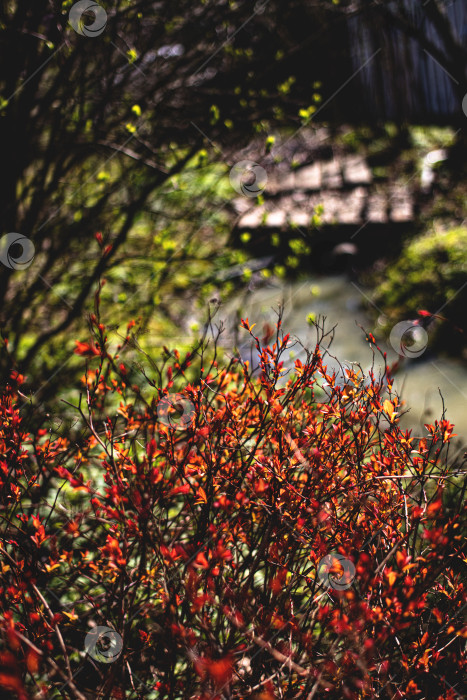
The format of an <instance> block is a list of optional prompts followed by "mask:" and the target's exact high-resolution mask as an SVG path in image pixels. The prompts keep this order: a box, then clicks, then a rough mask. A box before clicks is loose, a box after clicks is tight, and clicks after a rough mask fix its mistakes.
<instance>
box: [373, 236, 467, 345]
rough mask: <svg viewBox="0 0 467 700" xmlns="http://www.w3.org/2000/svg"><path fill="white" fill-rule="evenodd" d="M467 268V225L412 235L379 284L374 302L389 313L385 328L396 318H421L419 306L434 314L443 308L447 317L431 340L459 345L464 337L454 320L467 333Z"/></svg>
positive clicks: (435, 330) (435, 342)
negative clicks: (466, 309) (466, 285)
mask: <svg viewBox="0 0 467 700" xmlns="http://www.w3.org/2000/svg"><path fill="white" fill-rule="evenodd" d="M466 272H467V228H465V227H464V228H462V227H459V228H453V229H450V230H448V231H430V232H429V233H426V234H425V235H423V236H420V237H418V238H415V239H414V240H412V241H410V242H409V243H408V245H407V246H406V247H405V249H404V250H403V252H402V255H401V256H400V258H398V259H397V260H396V261H395V262H393V263H391V264H389V265H388V266H387V268H386V270H385V274H384V278H383V280H382V281H381V282H380V283H379V284H378V285H377V288H376V295H375V297H374V301H375V304H376V305H377V306H379V307H380V308H382V309H383V310H384V312H385V313H386V314H387V316H388V318H389V321H388V324H386V326H387V328H386V330H387V329H388V328H389V327H390V326H391V325H392V324H393V323H394V322H395V321H399V320H402V319H409V318H417V314H418V311H419V310H428V311H429V312H430V313H432V314H436V313H438V311H440V310H441V314H442V316H443V317H444V318H446V319H447V321H448V322H447V323H446V322H442V323H439V324H438V325H437V326H435V327H434V328H433V329H432V330H431V332H430V338H431V344H432V345H434V346H435V347H439V348H442V349H445V350H449V349H451V350H457V349H459V347H460V346H461V345H462V344H465V340H463V335H462V334H461V333H459V332H458V331H456V329H455V328H454V326H456V327H460V329H463V330H464V333H465V331H466V315H465V308H466V304H467V288H466V287H465V286H464V285H465V280H466ZM378 277H379V279H380V275H379V274H378ZM375 281H376V280H375Z"/></svg>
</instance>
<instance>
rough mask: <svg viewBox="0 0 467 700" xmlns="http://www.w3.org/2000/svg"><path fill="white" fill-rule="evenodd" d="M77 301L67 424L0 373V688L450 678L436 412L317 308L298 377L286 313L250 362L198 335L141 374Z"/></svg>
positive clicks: (128, 688)
mask: <svg viewBox="0 0 467 700" xmlns="http://www.w3.org/2000/svg"><path fill="white" fill-rule="evenodd" d="M93 323H94V329H95V337H94V338H93V341H92V342H91V343H78V344H77V348H78V352H79V353H81V354H82V355H84V356H85V358H83V367H84V366H85V365H86V366H87V369H86V374H85V376H84V377H83V389H82V392H81V396H80V398H79V400H77V401H76V415H77V418H78V419H79V423H78V426H77V427H76V426H75V429H74V430H72V429H71V428H70V430H69V431H68V430H67V431H65V432H66V433H69V434H64V435H59V436H57V435H54V434H53V433H51V431H50V430H47V429H45V428H42V429H35V430H34V431H29V432H28V426H27V425H26V424H25V421H24V419H23V418H22V415H23V402H24V400H25V399H24V395H23V393H22V392H21V391H20V385H21V383H22V382H23V381H24V378H23V377H21V375H18V374H17V373H16V374H14V375H12V377H11V380H9V382H8V384H7V385H6V388H5V389H4V391H3V393H2V395H1V400H0V413H1V433H0V452H1V459H0V479H1V496H0V498H1V526H0V533H1V534H0V562H1V578H0V601H1V602H0V617H1V621H0V639H1V648H0V688H1V691H0V693H1V697H2V698H3V697H5V698H14V697H17V698H20V700H22V699H23V698H43V697H44V698H80V699H83V698H86V699H87V698H133V697H134V698H146V699H149V700H150V699H151V698H158V699H164V698H166V699H167V700H169V699H171V700H178V699H180V700H182V699H185V698H199V699H201V698H204V699H206V700H207V699H208V698H257V699H260V698H263V700H270V699H272V698H303V699H304V700H305V699H311V698H330V699H333V700H342V698H349V699H352V698H382V699H384V698H387V699H389V698H420V699H421V698H455V697H457V694H459V693H461V688H462V673H463V670H464V666H463V659H462V649H463V644H464V639H465V637H466V632H465V627H464V628H463V623H462V618H463V615H462V613H463V606H465V580H466V579H465V559H464V557H465V552H464V551H463V545H464V540H463V537H464V535H465V531H463V529H462V526H463V521H462V505H463V498H464V492H465V486H462V481H461V477H460V475H459V472H462V466H461V465H459V463H456V461H455V460H454V459H451V458H450V455H449V451H448V446H449V442H450V441H451V439H452V429H453V426H452V425H450V423H449V422H448V421H447V420H445V419H444V418H443V419H442V420H440V421H436V422H435V423H434V425H427V426H426V431H427V432H426V436H425V437H414V436H412V435H411V434H410V433H408V432H404V431H403V430H402V428H401V427H400V424H399V420H400V414H401V405H400V401H399V399H398V397H397V396H396V395H395V393H394V391H393V388H392V380H391V376H390V371H389V369H388V368H386V371H385V372H384V373H383V375H382V376H375V373H372V372H370V373H369V374H368V376H363V374H362V372H361V371H357V370H351V369H348V370H345V373H346V377H345V381H344V382H342V381H341V382H339V381H338V378H337V376H336V375H335V374H333V373H331V372H330V371H328V369H327V367H326V363H325V361H324V360H323V356H322V354H321V350H320V344H321V340H322V329H319V328H318V327H317V331H318V333H317V335H318V337H317V344H316V347H315V349H314V350H313V351H312V352H309V353H308V354H307V360H306V362H303V363H302V362H300V361H296V364H295V372H294V374H293V375H286V372H285V371H284V367H283V364H282V358H283V356H284V353H285V351H286V348H287V347H288V346H289V345H290V339H289V338H288V336H283V335H282V332H281V328H280V323H278V327H277V333H276V335H275V339H274V338H273V339H272V340H275V342H274V343H273V344H272V346H270V347H266V348H262V347H261V345H260V342H259V340H256V341H255V342H256V343H257V350H258V353H259V354H260V365H259V371H258V373H257V374H252V373H251V372H250V369H249V366H248V364H247V363H243V362H242V361H240V360H239V359H238V358H237V359H233V360H232V361H231V362H230V363H228V364H226V365H220V363H218V362H217V360H216V351H215V348H214V349H209V348H207V347H206V346H203V345H202V344H201V345H200V346H199V347H198V348H196V349H195V350H194V351H193V352H192V353H190V354H189V355H187V356H186V357H184V358H182V357H181V356H180V354H179V353H178V352H177V351H173V352H168V351H167V352H166V353H165V355H164V358H163V359H162V360H161V361H160V362H159V363H157V362H155V361H153V360H149V358H148V362H145V361H144V359H143V360H142V367H143V370H142V373H138V372H137V371H136V370H135V366H131V365H130V364H128V363H127V362H126V361H125V357H126V353H127V352H128V351H129V349H130V347H131V324H130V326H129V328H128V336H127V338H126V340H125V342H124V343H123V345H122V346H120V347H119V348H118V349H117V350H116V351H115V352H111V351H110V349H109V348H110V346H109V343H108V341H107V338H106V331H105V328H104V327H103V326H102V325H101V324H99V322H98V320H97V319H95V318H94V319H93ZM243 325H244V328H245V329H246V332H250V333H251V334H252V335H253V333H252V331H251V330H250V328H249V326H248V322H247V321H245V322H243ZM369 341H370V342H373V341H372V338H371V337H370V339H369ZM138 376H139V378H140V380H139V381H137V379H136V378H137V377H138Z"/></svg>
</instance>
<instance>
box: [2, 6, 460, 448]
mask: <svg viewBox="0 0 467 700" xmlns="http://www.w3.org/2000/svg"><path fill="white" fill-rule="evenodd" d="M0 36H1V41H2V49H3V60H2V62H1V64H0V117H1V123H2V128H1V129H0V139H1V151H0V152H1V153H2V162H3V166H4V184H3V186H2V187H1V188H0V199H1V206H0V210H1V223H2V227H1V228H2V230H1V236H2V238H1V240H0V300H1V303H0V328H1V334H2V339H3V342H2V348H1V356H0V363H1V373H2V378H3V380H6V378H7V377H8V374H9V370H10V369H11V368H14V369H16V370H17V371H19V372H20V373H22V374H24V375H25V376H26V377H27V381H26V384H25V386H24V396H25V404H24V411H25V413H27V412H29V413H30V414H34V415H35V416H36V417H37V420H42V421H43V420H49V419H50V416H51V415H53V414H54V412H57V411H58V412H60V411H61V412H62V413H61V415H62V414H63V404H60V400H61V399H63V398H67V397H69V396H71V395H73V394H75V395H76V392H77V390H78V389H79V386H80V377H81V375H82V373H83V365H82V358H80V357H77V356H76V355H75V354H74V349H75V340H79V341H82V342H87V341H89V338H90V335H89V314H90V313H93V312H94V310H95V308H94V307H95V294H96V290H97V289H98V288H100V289H101V294H100V296H101V308H100V313H101V320H102V322H103V323H105V324H106V326H107V327H108V335H109V342H110V343H111V344H112V345H113V346H116V345H118V344H120V343H121V342H122V339H123V338H124V337H125V336H126V333H127V331H126V327H127V324H128V322H129V321H130V320H132V319H134V320H135V322H136V323H135V326H134V328H133V331H132V342H131V344H130V346H129V347H128V348H127V350H126V355H125V357H124V358H122V359H123V360H124V361H125V362H127V363H128V366H129V368H130V369H129V373H130V376H129V381H130V382H131V373H132V372H137V371H138V362H139V361H140V360H141V359H142V358H144V355H143V354H142V353H143V352H144V353H147V354H148V355H149V356H150V357H151V358H152V359H153V360H154V361H157V359H158V357H159V356H160V354H161V353H162V352H163V348H164V346H167V347H168V348H171V349H173V348H178V349H179V350H180V351H182V350H184V349H188V348H189V347H191V346H192V344H193V342H195V341H196V339H197V338H198V337H199V335H200V333H202V332H203V331H207V332H208V335H212V336H213V337H216V336H217V334H218V332H219V330H220V329H223V330H222V333H221V336H220V338H219V340H218V344H219V346H220V348H221V349H222V352H224V353H225V354H226V356H232V354H236V353H240V354H241V355H242V356H243V357H244V359H250V360H251V362H252V363H253V364H254V362H255V358H254V353H252V351H251V348H250V347H249V346H248V344H247V343H246V340H245V339H244V338H243V336H241V335H239V331H238V321H239V318H240V317H241V316H248V318H249V319H250V322H256V323H257V324H258V325H257V329H258V333H259V335H260V336H261V338H262V339H263V341H264V343H265V344H267V343H268V342H269V340H270V338H271V337H272V330H271V329H272V327H273V325H274V323H275V322H276V320H277V311H278V309H279V308H280V307H282V308H283V315H284V329H285V330H286V331H288V332H290V333H292V334H293V335H294V337H296V338H297V339H299V340H300V341H301V343H302V344H303V345H305V346H306V345H307V344H311V345H312V344H313V321H314V320H315V319H317V318H318V317H319V316H320V315H321V316H322V315H324V316H326V324H327V327H329V329H332V328H334V327H335V330H334V332H333V336H334V341H333V344H332V346H331V347H330V348H329V364H330V365H331V366H333V367H336V368H338V367H339V363H338V361H339V362H340V363H343V364H345V363H360V364H361V365H362V367H363V369H368V368H369V367H370V366H371V365H372V363H373V358H372V355H371V353H369V351H368V345H367V343H366V342H365V331H367V332H372V333H373V334H374V336H375V337H376V339H377V341H378V343H379V344H380V346H381V348H382V349H383V350H387V351H388V355H389V358H390V360H391V361H392V362H397V366H396V368H395V376H396V386H397V388H398V390H399V391H400V392H401V393H402V396H403V398H404V399H405V400H406V402H407V407H410V412H409V413H408V414H407V416H406V417H405V419H404V420H406V421H407V425H408V426H410V427H412V428H413V429H414V430H415V431H423V424H424V423H425V422H430V421H432V420H433V419H434V418H436V417H439V416H440V415H441V412H442V410H443V407H445V409H446V415H447V417H448V418H449V419H451V420H452V421H453V422H455V423H456V427H457V431H456V432H457V433H458V434H459V435H460V437H461V438H462V436H465V435H467V412H466V411H465V407H466V402H467V347H466V333H467V314H466V312H465V309H466V305H467V274H466V271H467V224H466V192H467V179H466V165H465V163H466V159H465V156H466V153H467V5H466V3H465V1H464V0H426V1H424V2H422V1H421V0H398V1H394V0H391V1H389V2H388V1H386V0H293V1H292V2H282V1H278V0H266V1H264V2H263V1H262V0H259V1H258V2H256V3H253V2H242V1H241V0H238V1H235V0H221V1H219V0H212V1H208V0H207V1H203V2H200V3H192V2H185V1H184V0H177V1H176V2H173V1H171V2H168V1H166V0H160V1H159V2H153V1H152V2H149V1H146V0H141V1H139V2H138V1H135V2H131V3H130V2H126V1H125V2H124V1H123V0H122V1H119V0H116V1H115V2H112V3H104V2H103V3H102V4H101V3H99V4H97V3H95V2H92V1H91V0H89V1H88V0H80V2H77V3H72V2H68V1H66V2H48V1H46V0H35V2H34V3H19V2H8V3H7V2H4V3H2V20H1V24H0ZM420 312H422V313H420ZM303 352H304V351H303V348H302V347H301V346H300V344H298V343H297V344H296V346H295V347H294V348H292V349H291V356H290V363H291V366H292V365H293V360H294V359H295V358H296V357H300V356H301V353H303ZM336 358H337V359H336ZM337 360H338V361H337ZM132 363H133V364H132ZM417 434H418V433H417Z"/></svg>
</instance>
